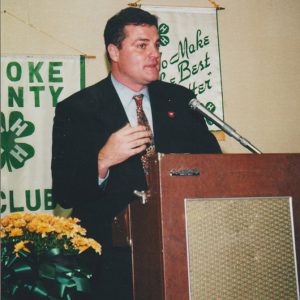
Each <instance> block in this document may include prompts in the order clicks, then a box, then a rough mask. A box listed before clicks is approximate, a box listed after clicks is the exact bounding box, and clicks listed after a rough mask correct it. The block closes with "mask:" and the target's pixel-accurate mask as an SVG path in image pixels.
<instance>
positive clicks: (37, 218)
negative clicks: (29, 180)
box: [0, 212, 101, 299]
mask: <svg viewBox="0 0 300 300" xmlns="http://www.w3.org/2000/svg"><path fill="white" fill-rule="evenodd" d="M79 222H80V221H79V219H76V218H62V217H57V216H53V215H50V214H31V213H26V212H24V213H14V214H9V215H7V216H5V217H3V218H2V219H1V231H0V232H1V264H2V297H3V299H20V298H19V297H20V296H22V297H24V296H28V297H31V299H41V297H44V298H45V299H74V298H73V296H74V297H77V298H78V294H83V293H85V292H87V291H88V285H89V279H90V278H91V276H92V274H91V273H89V272H88V271H87V270H85V269H84V268H82V267H81V266H80V263H79V262H78V255H79V254H81V253H83V252H84V251H86V250H87V249H91V250H93V251H94V252H95V253H97V254H101V246H100V244H99V243H97V242H96V241H95V240H94V239H91V238H87V237H86V229H84V228H83V227H81V226H80V225H79V224H78V223H79ZM77 298H76V299H77Z"/></svg>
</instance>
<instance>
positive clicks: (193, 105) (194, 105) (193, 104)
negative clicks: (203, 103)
mask: <svg viewBox="0 0 300 300" xmlns="http://www.w3.org/2000/svg"><path fill="white" fill-rule="evenodd" d="M197 105H199V100H198V99H192V100H191V101H190V102H189V107H190V108H192V109H196V108H197Z"/></svg>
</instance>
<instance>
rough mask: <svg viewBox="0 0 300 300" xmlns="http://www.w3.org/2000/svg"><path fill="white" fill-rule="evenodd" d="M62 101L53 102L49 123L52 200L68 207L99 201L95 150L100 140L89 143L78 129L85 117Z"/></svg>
mask: <svg viewBox="0 0 300 300" xmlns="http://www.w3.org/2000/svg"><path fill="white" fill-rule="evenodd" d="M65 101H67V100H65ZM65 101H63V102H61V103H60V104H59V105H58V106H57V108H56V112H55V117H54V124H53V136H52V165H51V168H52V193H53V199H54V202H56V203H58V204H60V205H61V206H62V207H64V208H71V207H76V206H77V205H78V203H79V202H81V203H84V202H87V201H95V200H96V199H98V201H99V197H100V196H101V189H100V188H99V186H98V170H97V153H98V150H99V149H100V148H99V147H100V144H99V145H94V147H93V148H92V147H90V142H89V139H87V138H86V135H87V132H86V131H83V129H82V128H83V126H82V124H83V123H84V124H86V123H87V121H86V120H85V119H84V118H83V117H82V113H79V112H77V111H76V110H75V109H74V108H73V106H71V105H68V103H67V102H66V103H64V102H65Z"/></svg>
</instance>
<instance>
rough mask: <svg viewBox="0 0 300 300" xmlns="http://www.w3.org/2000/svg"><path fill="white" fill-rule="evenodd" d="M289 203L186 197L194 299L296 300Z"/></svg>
mask: <svg viewBox="0 0 300 300" xmlns="http://www.w3.org/2000/svg"><path fill="white" fill-rule="evenodd" d="M291 203H292V200H291V198H290V197H269V198H265V197H263V198H262V197H259V198H230V199H228V198H225V199H224V198H221V199H186V200H185V214H186V215H185V217H186V218H185V219H186V229H187V250H188V266H189V290H190V299H192V300H200V299H205V300H208V299H224V300H225V299H234V300H237V299H241V300H246V299H264V300H265V299H272V300H275V299H290V300H291V299H298V297H299V295H298V283H297V282H298V281H297V270H296V258H295V243H294V233H293V232H294V231H293V219H292V207H291Z"/></svg>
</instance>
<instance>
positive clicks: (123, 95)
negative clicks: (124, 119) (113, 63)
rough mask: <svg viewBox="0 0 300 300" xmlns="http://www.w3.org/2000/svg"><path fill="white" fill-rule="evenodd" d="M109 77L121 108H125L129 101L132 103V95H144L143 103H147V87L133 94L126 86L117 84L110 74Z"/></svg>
mask: <svg viewBox="0 0 300 300" xmlns="http://www.w3.org/2000/svg"><path fill="white" fill-rule="evenodd" d="M110 77H111V81H112V84H113V86H114V88H115V89H116V91H117V94H118V96H119V98H120V100H121V102H122V104H123V106H124V107H125V108H126V107H127V106H128V105H130V103H131V101H134V100H133V99H132V97H133V96H134V95H140V94H143V95H144V99H143V102H144V101H147V102H148V101H149V92H148V87H144V88H143V89H142V90H141V91H139V92H135V91H133V90H131V89H130V88H128V87H127V86H126V85H124V84H122V83H121V82H119V81H118V80H117V79H116V78H115V77H114V76H113V74H110Z"/></svg>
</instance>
